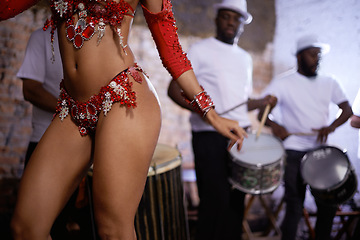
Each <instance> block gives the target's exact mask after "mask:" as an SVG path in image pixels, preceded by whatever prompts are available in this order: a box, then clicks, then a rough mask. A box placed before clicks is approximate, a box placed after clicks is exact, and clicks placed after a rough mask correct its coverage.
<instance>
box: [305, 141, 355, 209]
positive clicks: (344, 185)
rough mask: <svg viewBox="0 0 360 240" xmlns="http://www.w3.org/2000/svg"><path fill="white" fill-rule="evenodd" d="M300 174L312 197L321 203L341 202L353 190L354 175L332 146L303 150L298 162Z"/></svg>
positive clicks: (342, 153)
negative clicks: (302, 155) (299, 163)
mask: <svg viewBox="0 0 360 240" xmlns="http://www.w3.org/2000/svg"><path fill="white" fill-rule="evenodd" d="M301 175H302V177H303V179H304V181H305V183H307V184H308V185H309V186H310V191H311V193H312V195H313V196H314V198H315V199H316V200H318V201H321V202H323V203H325V204H341V203H344V202H346V201H347V200H349V199H351V198H352V197H353V195H354V194H355V192H356V189H357V177H356V174H355V170H354V168H353V167H352V165H351V162H350V161H349V159H348V157H347V155H346V153H345V152H344V151H342V150H340V149H339V148H336V147H333V146H321V147H319V148H316V149H313V150H311V151H309V152H307V153H306V154H305V155H304V157H303V159H302V161H301Z"/></svg>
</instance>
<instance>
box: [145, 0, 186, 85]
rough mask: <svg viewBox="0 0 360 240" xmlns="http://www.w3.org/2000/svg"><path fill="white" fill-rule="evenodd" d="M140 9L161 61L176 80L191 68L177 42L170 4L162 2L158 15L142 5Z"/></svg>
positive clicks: (168, 0)
mask: <svg viewBox="0 0 360 240" xmlns="http://www.w3.org/2000/svg"><path fill="white" fill-rule="evenodd" d="M142 9H143V12H144V16H145V19H146V22H147V24H148V26H149V29H150V31H151V34H152V37H153V39H154V41H155V44H156V47H157V49H158V52H159V55H160V58H161V61H162V63H163V65H164V67H165V68H166V69H167V70H168V72H169V73H170V75H171V76H172V77H173V78H174V79H177V78H178V77H180V75H181V74H183V73H184V72H186V71H188V70H190V69H192V67H191V63H190V61H189V59H188V58H187V56H186V53H185V52H183V50H182V47H181V45H180V42H179V37H178V34H177V32H176V30H177V27H176V23H175V18H174V14H173V12H172V5H171V2H170V0H163V8H162V10H161V12H159V13H152V12H150V11H149V10H148V9H147V8H146V7H145V6H144V5H142Z"/></svg>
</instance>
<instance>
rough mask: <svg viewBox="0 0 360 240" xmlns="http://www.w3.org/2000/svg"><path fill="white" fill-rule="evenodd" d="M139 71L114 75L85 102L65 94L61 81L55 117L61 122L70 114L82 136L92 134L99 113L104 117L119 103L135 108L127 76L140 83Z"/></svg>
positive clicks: (133, 94) (131, 68)
mask: <svg viewBox="0 0 360 240" xmlns="http://www.w3.org/2000/svg"><path fill="white" fill-rule="evenodd" d="M139 71H140V72H143V71H142V69H141V68H140V67H138V66H137V65H135V66H134V67H129V68H127V69H125V70H124V71H122V72H120V73H119V74H118V75H116V76H115V77H114V78H113V79H112V80H111V81H110V83H109V84H108V85H106V86H104V87H102V88H101V89H100V92H99V93H98V94H96V95H93V96H91V97H90V99H89V100H87V101H86V102H79V101H76V100H74V99H73V98H72V97H71V96H70V95H69V94H68V93H67V91H66V89H65V87H64V80H63V81H61V83H60V97H59V99H58V104H57V107H56V113H55V115H59V117H60V119H61V121H62V120H63V119H64V118H66V117H67V116H68V115H69V114H70V115H71V117H72V119H73V120H74V121H75V123H76V125H77V126H78V127H79V131H80V134H81V135H82V136H85V135H87V134H89V133H94V132H95V130H96V125H97V122H98V119H99V116H100V113H101V112H103V113H104V116H106V114H107V113H108V112H109V111H110V110H111V107H112V105H113V103H115V102H119V103H120V104H121V105H124V106H126V107H129V108H130V107H132V108H135V107H136V101H135V100H136V95H135V92H134V91H132V82H130V81H129V75H131V76H132V77H133V78H134V79H135V81H136V82H138V83H141V81H142V78H141V76H140V73H139ZM55 115H54V116H55Z"/></svg>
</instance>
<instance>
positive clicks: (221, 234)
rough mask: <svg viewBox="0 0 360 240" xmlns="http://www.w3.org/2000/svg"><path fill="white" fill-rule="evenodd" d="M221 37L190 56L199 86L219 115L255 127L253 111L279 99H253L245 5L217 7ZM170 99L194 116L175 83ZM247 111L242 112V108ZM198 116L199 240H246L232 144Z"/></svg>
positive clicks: (232, 2) (228, 2)
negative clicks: (241, 42)
mask: <svg viewBox="0 0 360 240" xmlns="http://www.w3.org/2000/svg"><path fill="white" fill-rule="evenodd" d="M214 8H215V10H216V14H217V16H216V20H215V23H216V36H215V37H211V38H207V39H204V40H202V41H199V42H197V43H195V44H194V45H193V46H192V47H191V48H190V50H189V51H188V55H189V58H190V60H191V63H192V66H193V68H194V72H195V75H196V77H197V79H198V81H199V83H200V84H201V85H202V86H203V87H204V88H205V89H206V91H207V92H208V93H209V94H210V95H211V97H212V98H213V101H214V103H215V105H216V109H215V111H217V112H218V113H219V114H221V115H222V116H223V117H226V118H229V119H232V120H236V121H238V123H239V126H241V127H243V128H244V129H245V128H248V127H249V126H250V125H251V122H250V119H249V118H248V111H250V110H253V109H256V108H259V107H260V106H265V105H267V104H269V103H271V104H272V105H275V103H276V98H274V97H272V96H267V97H265V98H262V99H249V97H250V94H251V93H252V70H253V66H252V59H251V56H250V54H249V53H247V52H246V51H245V50H244V49H242V48H240V47H239V46H238V45H237V43H238V41H237V40H238V39H237V37H238V36H239V35H240V34H241V32H242V26H243V25H244V24H248V23H250V22H251V19H252V17H251V15H250V14H249V13H248V12H247V7H246V1H245V0H224V1H222V2H221V3H219V4H215V5H214ZM169 96H170V97H171V98H172V99H173V100H174V101H175V102H176V103H177V104H179V105H180V106H182V107H185V108H187V109H189V110H191V109H190V108H189V107H188V104H187V103H185V102H184V101H183V98H182V97H181V94H180V88H179V86H178V85H177V83H176V82H175V81H174V80H173V81H172V82H171V83H170V86H169ZM239 105H241V106H239ZM197 115H198V114H196V113H194V112H193V113H192V114H191V117H190V123H191V127H192V137H193V139H192V144H193V151H194V157H195V170H196V180H197V186H198V190H199V198H200V204H199V213H198V219H199V220H198V228H197V234H196V239H197V240H202V239H204V240H222V239H226V240H232V239H233V240H239V239H241V236H242V227H241V226H242V220H243V215H244V197H245V193H243V192H241V191H239V190H237V189H233V188H232V186H231V184H230V183H229V180H228V178H229V176H230V172H229V168H228V164H229V161H230V159H229V153H228V151H227V147H228V139H227V138H225V137H223V136H220V135H219V134H218V133H217V132H216V131H215V129H214V128H213V127H211V126H210V125H209V124H208V123H207V122H205V121H204V119H203V118H201V117H200V116H197Z"/></svg>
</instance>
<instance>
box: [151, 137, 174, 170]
mask: <svg viewBox="0 0 360 240" xmlns="http://www.w3.org/2000/svg"><path fill="white" fill-rule="evenodd" d="M180 164H181V158H180V152H179V151H178V150H177V149H176V148H174V147H171V146H168V145H165V144H160V143H159V144H158V145H156V148H155V152H154V155H153V158H152V161H151V165H150V168H149V173H148V176H151V175H155V174H160V173H163V172H166V171H169V170H171V169H174V168H175V167H177V166H180Z"/></svg>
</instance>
